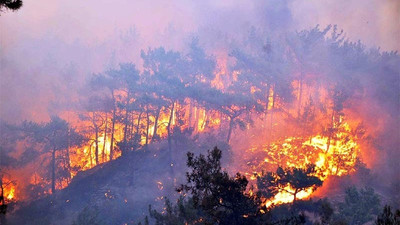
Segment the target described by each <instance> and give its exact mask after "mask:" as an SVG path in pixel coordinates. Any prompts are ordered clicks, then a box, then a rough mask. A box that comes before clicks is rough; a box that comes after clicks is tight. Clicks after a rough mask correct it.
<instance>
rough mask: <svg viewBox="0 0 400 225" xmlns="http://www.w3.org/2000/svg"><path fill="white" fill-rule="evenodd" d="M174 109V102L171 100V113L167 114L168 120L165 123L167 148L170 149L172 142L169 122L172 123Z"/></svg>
mask: <svg viewBox="0 0 400 225" xmlns="http://www.w3.org/2000/svg"><path fill="white" fill-rule="evenodd" d="M174 110H175V102H172V107H171V113H170V116H169V120H168V125H167V133H168V148H169V150H170V151H171V150H172V143H171V141H172V140H171V138H172V137H171V123H172V118H173V116H174Z"/></svg>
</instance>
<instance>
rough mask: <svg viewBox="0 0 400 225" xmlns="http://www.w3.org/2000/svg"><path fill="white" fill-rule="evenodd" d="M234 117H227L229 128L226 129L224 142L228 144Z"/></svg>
mask: <svg viewBox="0 0 400 225" xmlns="http://www.w3.org/2000/svg"><path fill="white" fill-rule="evenodd" d="M234 119H235V118H234V117H229V130H228V137H227V138H226V142H227V143H228V144H229V141H230V140H231V134H232V129H233V124H234Z"/></svg>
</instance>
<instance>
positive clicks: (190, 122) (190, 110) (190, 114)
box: [188, 99, 193, 129]
mask: <svg viewBox="0 0 400 225" xmlns="http://www.w3.org/2000/svg"><path fill="white" fill-rule="evenodd" d="M192 111H193V103H192V99H190V100H189V119H188V121H189V129H190V128H192V116H193V115H192V114H193V113H192Z"/></svg>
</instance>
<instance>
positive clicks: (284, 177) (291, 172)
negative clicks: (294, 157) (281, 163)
mask: <svg viewBox="0 0 400 225" xmlns="http://www.w3.org/2000/svg"><path fill="white" fill-rule="evenodd" d="M315 173H316V171H315V166H314V165H308V166H307V167H306V168H304V169H303V168H294V167H291V168H285V169H283V168H282V167H278V168H277V170H276V172H275V173H273V172H268V173H266V174H265V175H261V176H258V177H257V187H258V189H259V193H260V195H261V196H263V197H265V198H266V199H270V198H271V197H273V196H275V195H276V194H277V193H279V192H287V193H290V194H291V195H293V203H295V202H296V200H297V199H296V197H297V194H298V193H299V192H300V191H303V190H306V189H308V188H313V189H316V188H317V187H320V186H321V185H322V181H321V179H319V178H318V177H317V176H315ZM288 185H290V187H291V189H292V190H288V189H287V187H288Z"/></svg>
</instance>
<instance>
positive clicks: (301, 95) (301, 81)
mask: <svg viewBox="0 0 400 225" xmlns="http://www.w3.org/2000/svg"><path fill="white" fill-rule="evenodd" d="M303 76H304V75H303V72H301V75H300V80H299V100H298V101H299V102H298V105H297V118H300V113H301V100H302V98H303Z"/></svg>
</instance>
